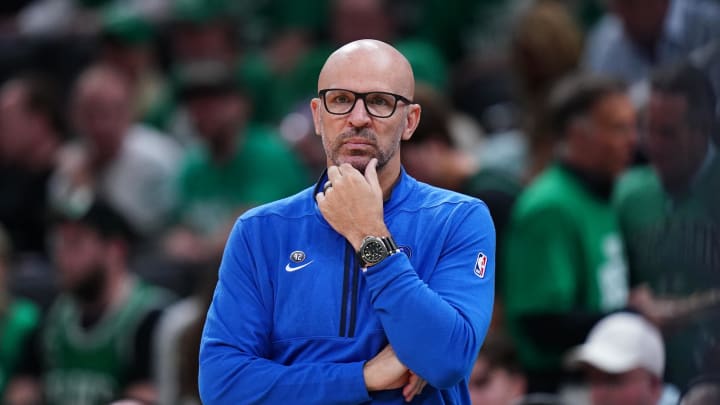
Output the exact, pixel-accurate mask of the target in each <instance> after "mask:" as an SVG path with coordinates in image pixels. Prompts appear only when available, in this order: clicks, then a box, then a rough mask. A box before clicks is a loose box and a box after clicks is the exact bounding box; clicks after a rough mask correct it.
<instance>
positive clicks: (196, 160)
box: [179, 127, 309, 233]
mask: <svg viewBox="0 0 720 405" xmlns="http://www.w3.org/2000/svg"><path fill="white" fill-rule="evenodd" d="M179 180H180V184H179V200H180V202H179V205H180V212H179V215H180V221H181V222H182V223H183V224H185V225H188V226H190V227H191V228H193V229H195V230H197V231H199V232H204V233H211V232H214V231H215V230H218V229H221V227H222V226H223V225H226V224H227V223H229V222H230V221H232V220H234V219H235V218H236V217H237V216H238V215H239V213H240V212H241V211H242V210H244V209H247V208H250V207H253V206H256V205H259V204H264V203H267V202H270V201H274V200H278V199H280V198H284V197H287V196H290V195H292V194H294V193H296V192H298V191H300V190H301V189H302V188H304V187H306V186H308V184H309V183H308V181H309V176H308V174H307V170H306V169H305V167H304V166H302V165H301V163H300V162H299V160H298V158H297V157H296V156H295V155H294V154H293V152H292V151H291V150H290V149H289V148H288V147H287V146H285V144H284V143H283V142H282V141H281V140H280V138H279V136H278V135H276V134H275V133H274V132H272V131H269V130H267V129H265V128H263V127H250V128H248V129H247V130H246V131H245V133H244V134H243V135H242V139H241V140H240V142H238V145H237V150H236V152H235V155H234V156H233V157H232V158H231V159H230V160H229V161H227V162H224V163H222V164H218V163H216V162H215V161H213V160H212V158H211V156H210V153H209V152H208V150H207V149H205V148H204V147H197V148H196V149H194V150H191V151H190V152H189V153H188V155H187V157H186V158H185V162H184V165H183V168H182V170H181V173H180V179H179Z"/></svg>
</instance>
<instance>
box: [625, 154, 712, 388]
mask: <svg viewBox="0 0 720 405" xmlns="http://www.w3.org/2000/svg"><path fill="white" fill-rule="evenodd" d="M707 163H708V164H707V166H705V167H704V169H703V171H702V172H701V174H700V175H698V177H697V179H696V181H695V183H694V184H693V186H692V187H691V189H690V190H689V191H688V192H687V193H685V194H684V195H680V196H676V197H674V198H671V197H670V196H668V195H667V194H666V193H665V191H664V190H663V187H662V184H661V183H660V180H659V178H658V176H657V174H656V173H655V171H654V170H653V169H652V168H651V167H641V168H637V169H634V170H632V171H630V172H628V173H627V174H626V175H625V176H623V178H622V179H621V181H620V183H619V186H618V189H617V192H616V195H615V202H616V204H617V209H618V212H619V216H620V221H621V226H622V230H623V232H624V234H625V235H626V237H625V239H626V241H627V251H628V260H629V264H630V273H631V279H632V280H633V283H635V284H641V283H647V284H648V285H649V286H650V288H651V289H652V290H653V293H654V294H655V295H656V296H658V297H661V298H662V297H666V298H687V297H689V296H690V295H691V294H693V293H700V294H701V293H703V292H706V291H708V290H710V289H720V159H718V158H715V159H714V160H713V161H708V162H707ZM718 339H720V311H717V310H716V311H714V312H709V313H707V314H704V316H698V317H697V318H695V319H694V320H693V321H692V322H691V323H690V325H688V326H686V327H684V328H682V329H680V330H673V331H670V333H668V334H667V335H666V348H667V366H666V369H667V373H666V374H667V380H668V381H670V382H672V383H675V384H677V385H678V386H680V387H683V386H685V385H686V384H687V383H688V382H689V380H690V379H692V377H694V376H695V375H697V374H698V373H700V372H701V367H702V364H703V362H704V361H705V360H706V356H707V352H708V351H709V350H710V348H711V347H712V346H713V345H717V343H716V342H717V341H718Z"/></svg>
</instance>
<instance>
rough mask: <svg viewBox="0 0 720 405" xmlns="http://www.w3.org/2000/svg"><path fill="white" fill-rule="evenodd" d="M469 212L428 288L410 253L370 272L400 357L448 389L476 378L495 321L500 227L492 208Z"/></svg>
mask: <svg viewBox="0 0 720 405" xmlns="http://www.w3.org/2000/svg"><path fill="white" fill-rule="evenodd" d="M462 207H465V208H464V211H463V210H462V209H460V208H458V209H456V211H455V212H454V213H453V215H452V217H451V218H450V219H449V223H448V226H449V227H450V229H449V230H448V233H447V237H446V238H445V240H440V241H439V243H438V244H437V249H442V251H441V252H440V255H439V259H438V261H437V264H436V266H435V268H434V270H433V271H432V274H431V276H430V277H429V279H428V282H427V283H425V282H424V281H423V280H422V279H420V278H419V277H418V274H417V273H416V271H415V270H414V269H413V267H412V264H411V263H410V261H409V259H408V257H407V256H406V255H404V254H396V255H392V256H390V257H389V258H388V259H386V260H384V261H383V262H382V263H379V264H378V265H375V266H372V267H370V268H368V270H367V271H366V272H365V273H364V274H365V278H366V280H367V284H368V288H369V290H370V295H371V300H372V305H373V308H374V309H375V312H376V313H377V315H378V316H379V317H380V322H381V323H382V325H383V328H384V330H385V333H386V335H387V337H388V340H389V341H390V344H391V345H392V347H393V348H394V350H395V352H396V353H397V355H398V358H399V359H400V361H401V362H402V363H403V364H405V365H406V366H407V367H408V368H410V369H411V370H413V371H414V372H415V373H417V374H418V375H420V376H421V377H422V378H424V379H425V380H427V382H428V383H429V384H430V385H432V386H434V387H436V388H440V389H445V388H449V387H451V386H453V385H455V384H457V383H458V382H459V381H460V380H462V379H463V378H465V377H466V376H467V375H469V373H470V370H471V369H472V365H473V364H474V362H475V359H476V357H477V353H478V350H479V349H480V346H481V344H482V342H483V340H484V339H485V335H486V333H487V330H488V327H489V324H490V318H491V316H492V307H493V296H494V288H495V287H494V280H495V228H494V226H493V223H492V219H491V217H490V213H489V211H488V209H487V206H485V205H484V204H481V203H479V202H478V203H477V204H475V203H473V204H470V205H469V207H468V205H463V206H462ZM459 211H461V212H459ZM433 237H436V235H433ZM398 243H401V244H402V241H398ZM418 254H422V252H418ZM483 257H485V258H486V261H484V260H483Z"/></svg>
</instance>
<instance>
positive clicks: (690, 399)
mask: <svg viewBox="0 0 720 405" xmlns="http://www.w3.org/2000/svg"><path fill="white" fill-rule="evenodd" d="M715 404H720V377H719V376H717V375H714V376H713V375H707V376H703V377H701V378H698V379H696V380H694V381H693V382H692V383H691V384H690V386H689V387H688V388H687V390H686V391H685V392H684V393H683V395H682V398H681V399H680V405H715Z"/></svg>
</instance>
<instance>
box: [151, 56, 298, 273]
mask: <svg viewBox="0 0 720 405" xmlns="http://www.w3.org/2000/svg"><path fill="white" fill-rule="evenodd" d="M180 77H181V79H180V83H181V85H180V95H181V99H182V100H183V103H184V105H185V106H186V108H187V110H188V112H189V113H190V117H191V118H192V123H193V126H194V128H195V129H196V130H197V133H198V134H197V135H198V138H199V141H200V143H199V144H198V145H197V146H196V147H194V148H192V149H191V150H190V151H189V152H188V154H187V155H186V157H185V160H184V163H183V165H182V169H181V172H180V175H179V179H178V183H179V186H178V187H179V196H178V197H179V204H178V212H177V217H178V225H179V227H177V228H175V229H174V230H172V231H171V232H170V235H168V237H167V239H166V243H165V247H166V251H167V253H168V254H169V255H170V257H172V258H175V259H178V260H181V261H190V262H205V261H208V260H214V259H216V258H219V256H220V254H221V253H222V249H223V246H224V244H225V240H226V238H227V234H228V232H229V231H230V228H231V227H232V225H233V223H234V222H235V219H236V218H237V216H238V215H239V214H240V213H241V212H243V211H245V210H246V209H248V208H250V207H253V206H256V205H258V204H262V203H265V202H269V201H273V200H276V199H280V198H283V197H286V196H289V195H291V194H293V193H295V192H297V191H299V190H300V189H302V188H303V187H305V186H307V185H308V181H309V178H308V176H307V173H306V169H305V168H304V167H303V166H302V165H301V164H300V162H299V161H298V159H297V157H296V156H295V155H293V154H292V152H291V151H290V149H289V148H288V147H287V146H286V145H285V144H283V143H282V140H281V139H280V137H279V135H278V134H276V133H275V132H274V131H273V130H272V129H270V128H267V127H262V126H257V125H250V124H249V123H248V117H249V111H250V108H251V105H250V100H248V98H247V96H246V95H245V94H244V93H243V92H242V91H241V89H240V88H239V87H238V85H237V83H236V82H235V79H234V77H233V76H232V72H230V71H229V70H228V69H227V68H226V67H225V66H224V65H222V64H219V63H193V64H188V65H187V66H184V67H183V69H182V72H181V75H180Z"/></svg>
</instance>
